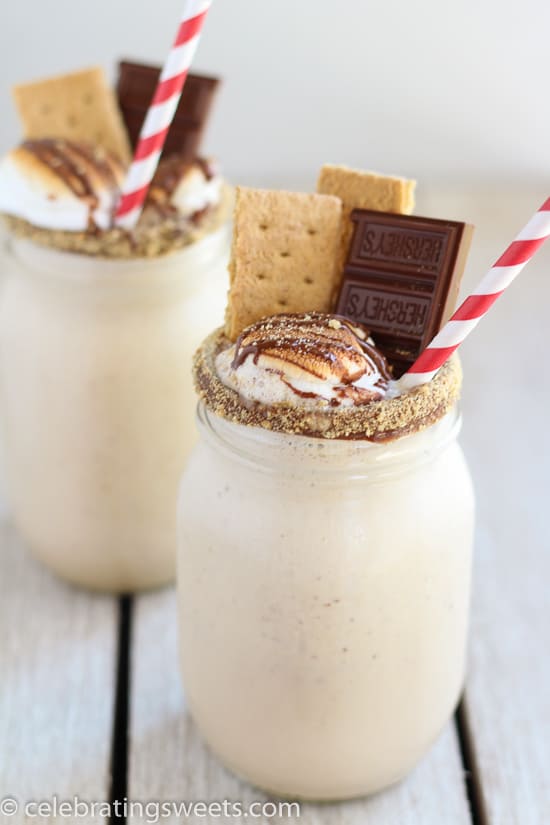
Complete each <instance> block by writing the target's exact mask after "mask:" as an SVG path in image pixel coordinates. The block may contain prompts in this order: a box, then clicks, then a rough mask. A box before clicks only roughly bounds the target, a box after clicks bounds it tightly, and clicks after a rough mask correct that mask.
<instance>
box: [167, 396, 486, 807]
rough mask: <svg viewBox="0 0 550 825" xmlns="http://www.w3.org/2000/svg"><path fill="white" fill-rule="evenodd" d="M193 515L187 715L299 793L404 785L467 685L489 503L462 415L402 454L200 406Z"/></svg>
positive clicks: (188, 516) (245, 763) (239, 761)
mask: <svg viewBox="0 0 550 825" xmlns="http://www.w3.org/2000/svg"><path fill="white" fill-rule="evenodd" d="M199 423H200V432H201V439H200V443H199V444H198V445H197V446H196V448H195V450H194V451H193V453H192V455H191V457H190V459H189V462H188V465H187V467H186V470H185V472H184V475H183V481H182V485H181V492H180V502H179V518H178V521H179V551H178V580H179V609H180V617H181V656H182V664H183V679H184V685H185V691H186V696H187V698H188V702H189V707H190V709H191V713H192V714H193V716H194V718H195V720H196V723H197V725H198V727H199V729H200V730H201V731H202V734H203V735H204V738H205V740H206V741H207V743H208V744H209V745H210V746H211V748H212V750H213V751H214V752H215V753H216V754H218V755H219V757H220V758H221V759H222V761H223V762H225V763H226V764H227V766H229V767H230V768H231V769H233V771H234V772H235V773H237V774H239V775H240V776H242V777H244V778H246V779H248V780H249V781H250V782H252V783H253V784H255V785H258V786H260V787H262V788H265V789H267V790H268V791H270V792H272V793H275V794H280V795H283V796H297V797H304V798H310V799H318V800H322V799H342V798H347V797H353V796H357V795H362V794H365V793H371V792H374V791H377V790H379V789H381V788H383V787H385V786H387V785H390V784H391V783H393V782H396V781H397V780H399V779H400V778H402V777H403V776H404V775H405V774H406V773H407V772H408V771H409V770H410V769H411V768H412V767H413V766H414V765H415V763H416V762H417V761H418V760H419V759H420V757H421V756H422V755H423V754H424V753H425V751H426V750H427V749H428V748H429V746H430V744H431V743H432V742H433V741H434V739H435V738H436V737H437V735H438V734H439V732H440V731H441V729H442V727H443V726H444V724H445V722H446V721H447V720H448V718H449V716H450V715H451V713H452V712H453V709H454V708H455V706H456V704H457V701H458V698H459V695H460V692H461V689H462V685H463V679H464V667H465V649H466V635H467V624H468V605H469V592H470V568H471V552H472V537H473V520H474V519H473V516H474V498H473V490H472V485H471V480H470V476H469V473H468V469H467V466H466V463H465V461H464V457H463V454H462V451H461V449H460V447H459V445H458V444H457V441H456V436H457V433H458V430H459V425H460V418H459V414H458V411H457V410H456V409H454V410H453V411H452V412H451V413H449V414H448V415H447V416H446V417H445V418H444V419H442V420H441V421H440V422H439V423H437V424H435V425H433V426H431V427H429V428H428V429H426V430H424V431H422V432H419V433H416V434H414V435H409V436H406V437H403V438H401V439H399V440H397V441H394V442H392V443H386V444H374V443H370V442H367V441H330V440H323V439H310V438H308V437H305V436H293V435H285V434H282V433H278V432H271V431H268V430H263V429H260V428H255V427H246V426H243V425H242V424H236V423H232V422H229V421H227V420H225V419H222V418H220V417H218V416H216V415H214V414H213V413H212V412H210V411H208V410H207V409H206V408H205V407H204V406H203V405H202V404H201V405H200V406H199Z"/></svg>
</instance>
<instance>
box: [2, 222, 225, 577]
mask: <svg viewBox="0 0 550 825" xmlns="http://www.w3.org/2000/svg"><path fill="white" fill-rule="evenodd" d="M228 240H229V236H228V229H227V227H223V228H222V229H220V230H218V231H217V232H215V233H214V234H212V235H210V236H208V237H206V238H204V239H203V240H200V241H197V242H196V243H194V244H193V245H191V246H189V247H187V248H185V249H184V250H181V251H178V252H174V253H172V254H169V255H166V256H164V257H159V258H155V259H131V260H115V259H107V258H101V257H91V256H87V255H83V254H78V253H72V252H64V251H58V250H54V249H49V248H45V247H42V246H38V245H36V244H33V243H32V242H31V241H28V240H22V239H16V238H13V239H11V241H10V243H9V256H8V258H6V259H5V268H6V270H7V271H6V272H5V273H4V279H3V285H2V295H1V301H0V392H1V398H0V416H1V418H2V425H3V427H2V429H3V453H4V462H5V472H6V477H7V486H8V493H9V500H10V507H11V509H12V512H13V518H14V520H15V523H16V525H17V527H18V528H19V531H20V533H21V535H22V536H23V538H24V540H25V542H26V544H27V545H28V547H29V549H30V550H31V552H32V553H33V554H34V555H35V556H36V557H37V558H38V559H40V560H41V561H42V562H44V563H45V564H46V565H48V567H50V568H51V569H52V570H53V571H54V572H56V573H57V574H59V575H60V576H62V577H64V578H66V579H68V580H70V581H71V582H74V583H76V584H79V585H82V586H84V587H89V588H94V589H100V590H107V591H116V592H128V591H134V590H140V589H142V588H150V587H156V586H158V585H162V584H165V583H167V582H169V581H171V580H173V578H174V576H175V560H176V515H175V511H176V499H177V487H178V482H179V477H180V475H181V472H182V469H183V466H184V463H185V459H186V457H187V454H188V452H189V451H190V449H191V447H192V445H193V443H194V441H195V438H196V433H195V425H194V408H195V404H196V398H195V393H194V390H193V385H192V381H191V377H190V369H191V360H192V353H193V352H194V350H195V348H196V347H197V345H198V344H199V342H200V341H201V338H203V337H204V335H205V333H206V332H207V330H209V329H210V328H211V327H212V325H213V324H214V325H215V324H217V323H218V324H219V323H220V321H221V319H222V318H223V308H224V301H225V283H226V277H227V276H226V263H227V257H228Z"/></svg>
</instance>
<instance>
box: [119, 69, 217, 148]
mask: <svg viewBox="0 0 550 825" xmlns="http://www.w3.org/2000/svg"><path fill="white" fill-rule="evenodd" d="M160 71H161V70H160V68H158V67H157V66H146V65H144V64H142V63H130V62H128V61H126V60H124V61H121V62H120V63H119V76H118V83H117V95H118V102H119V106H120V110H121V112H122V116H123V118H124V122H125V124H126V129H127V131H128V135H129V137H130V141H131V143H132V148H134V149H135V147H136V144H137V141H138V138H139V133H140V130H141V127H142V125H143V121H144V119H145V115H146V114H147V110H148V108H149V105H150V103H151V100H152V99H153V95H154V94H155V89H156V87H157V83H158V79H159V75H160ZM219 83H220V81H219V78H217V77H206V76H205V75H198V74H189V75H188V76H187V80H186V81H185V86H184V87H183V93H182V96H181V100H180V102H179V104H178V108H177V109H176V114H175V115H174V119H173V121H172V125H171V126H170V131H169V132H168V137H167V138H166V143H165V144H164V150H163V154H164V155H169V154H172V153H174V152H178V153H179V154H181V155H182V156H183V159H184V160H194V158H195V157H196V156H197V155H198V153H199V145H200V142H201V139H202V134H203V132H204V129H205V126H206V122H207V119H208V115H209V112H210V108H211V106H212V102H213V100H214V94H215V92H216V90H217V88H218V86H219Z"/></svg>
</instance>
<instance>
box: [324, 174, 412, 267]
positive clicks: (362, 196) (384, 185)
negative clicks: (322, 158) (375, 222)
mask: <svg viewBox="0 0 550 825" xmlns="http://www.w3.org/2000/svg"><path fill="white" fill-rule="evenodd" d="M415 186H416V181H415V180H407V179H406V178H397V177H391V176H389V175H379V174H377V173H376V172H364V171H361V170H359V169H349V168H348V167H347V166H335V165H332V164H330V163H327V164H325V165H324V166H323V167H322V168H321V171H320V173H319V179H318V181H317V191H318V192H320V193H322V194H324V195H336V197H338V198H340V199H341V201H342V203H343V221H342V239H341V248H340V255H339V259H338V266H339V270H340V272H342V270H343V266H344V261H345V259H346V255H347V251H348V246H349V243H350V241H351V236H352V234H353V224H352V222H351V221H350V220H349V216H350V214H351V212H352V211H353V210H354V209H375V210H376V211H378V212H396V213H397V214H400V215H410V214H411V212H412V211H413V209H414V188H415Z"/></svg>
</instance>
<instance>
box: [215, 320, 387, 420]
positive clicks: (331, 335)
mask: <svg viewBox="0 0 550 825" xmlns="http://www.w3.org/2000/svg"><path fill="white" fill-rule="evenodd" d="M216 369H217V372H218V376H219V378H220V380H221V381H222V382H223V383H224V384H225V385H226V386H227V387H230V388H231V389H234V390H236V391H237V392H238V393H239V395H240V396H241V397H242V398H244V399H245V400H247V401H251V402H259V403H262V404H268V405H269V404H282V403H284V404H290V405H293V406H307V407H321V408H323V407H325V408H326V407H327V406H330V407H340V406H342V407H345V406H352V405H359V404H366V403H370V402H371V401H375V400H378V399H380V398H383V397H384V395H385V394H386V391H387V390H388V387H389V385H390V382H391V373H390V370H389V367H388V364H387V362H386V359H385V358H384V356H383V355H382V354H381V353H380V352H378V351H377V350H376V349H375V347H374V345H373V343H372V341H371V340H370V339H369V338H368V332H367V331H366V330H365V329H364V328H362V327H360V326H357V325H354V324H352V323H351V322H350V321H347V320H346V319H344V318H340V317H337V316H331V315H326V314H322V313H313V312H312V313H307V314H302V315H291V314H285V315H275V316H273V317H270V318H265V319H264V320H262V321H259V322H258V323H256V324H252V325H251V326H250V327H247V328H246V329H245V330H244V331H243V333H242V334H241V336H240V338H239V339H238V340H237V342H236V344H234V345H233V346H231V347H229V348H228V349H227V350H224V351H222V352H220V353H219V354H218V356H217V359H216Z"/></svg>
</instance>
